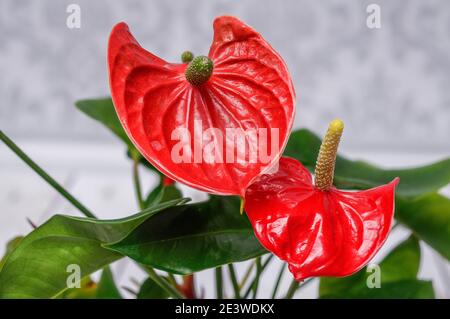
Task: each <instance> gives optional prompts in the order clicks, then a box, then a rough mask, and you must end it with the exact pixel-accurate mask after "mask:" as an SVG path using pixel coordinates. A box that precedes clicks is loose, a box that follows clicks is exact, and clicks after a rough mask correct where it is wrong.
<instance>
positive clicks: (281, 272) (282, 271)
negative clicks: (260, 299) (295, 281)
mask: <svg viewBox="0 0 450 319" xmlns="http://www.w3.org/2000/svg"><path fill="white" fill-rule="evenodd" d="M285 269H286V263H283V264H282V265H281V268H280V271H279V273H278V276H277V281H276V282H275V286H274V287H273V291H272V297H271V298H272V299H275V297H276V296H277V292H278V288H279V287H280V283H281V279H282V278H283V274H284V270H285Z"/></svg>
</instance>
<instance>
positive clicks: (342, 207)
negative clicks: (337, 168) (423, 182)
mask: <svg viewBox="0 0 450 319" xmlns="http://www.w3.org/2000/svg"><path fill="white" fill-rule="evenodd" d="M342 129H343V124H342V122H341V121H339V120H335V121H333V122H332V123H331V125H330V128H329V129H328V132H327V135H326V137H325V139H324V141H323V143H322V147H321V149H320V153H319V158H318V162H317V166H316V178H315V184H314V183H313V179H312V177H311V174H310V173H309V171H308V170H307V169H306V168H305V167H304V166H303V165H302V164H301V163H300V162H298V161H297V160H295V159H292V158H285V157H283V158H281V159H280V165H279V170H278V172H276V173H274V174H273V175H268V174H266V175H262V176H261V177H260V178H259V179H258V180H257V181H256V182H255V183H254V184H252V185H251V186H250V187H249V188H248V190H247V192H246V195H245V211H246V213H247V215H248V217H249V219H250V221H251V223H252V225H253V228H254V231H255V234H256V236H257V237H258V239H259V240H260V242H261V243H262V245H263V246H264V247H266V248H267V249H268V250H269V251H271V252H273V253H274V254H275V255H277V256H278V257H279V258H281V259H282V260H285V261H287V262H288V263H289V269H290V271H291V272H292V273H293V275H294V277H295V279H296V280H303V279H305V278H307V277H312V276H347V275H350V274H352V273H354V272H356V271H358V270H359V269H361V268H362V267H363V266H364V265H366V264H367V263H368V262H369V261H370V259H371V258H372V257H373V256H374V254H375V253H376V252H377V251H378V250H379V248H380V247H381V245H382V244H383V243H384V241H385V240H386V238H387V236H388V233H389V230H390V227H391V223H392V220H393V215H394V191H395V187H396V185H397V184H398V178H396V179H395V180H394V181H392V182H391V183H389V184H387V185H383V186H379V187H376V188H373V189H369V190H365V191H354V192H352V191H341V190H338V189H336V188H335V187H333V186H332V181H333V173H334V162H335V159H336V150H337V145H338V143H339V139H340V136H341V134H342Z"/></svg>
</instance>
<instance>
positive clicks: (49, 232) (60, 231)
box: [0, 200, 183, 298]
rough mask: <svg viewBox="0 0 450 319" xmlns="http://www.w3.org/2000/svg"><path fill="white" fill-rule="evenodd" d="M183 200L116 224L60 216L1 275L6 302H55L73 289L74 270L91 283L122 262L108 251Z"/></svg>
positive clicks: (27, 242)
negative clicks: (72, 267) (70, 279)
mask: <svg viewBox="0 0 450 319" xmlns="http://www.w3.org/2000/svg"><path fill="white" fill-rule="evenodd" d="M182 202H183V200H177V201H172V202H166V203H164V204H161V205H159V206H156V207H152V208H150V209H147V210H144V211H142V212H141V213H139V214H135V215H133V216H129V217H126V218H122V219H116V220H102V221H101V220H96V219H92V218H79V217H71V216H62V215H55V216H53V217H52V218H50V219H49V220H48V221H47V222H46V223H44V224H43V225H41V226H40V227H38V228H36V229H35V230H34V231H32V232H31V233H30V234H29V235H28V236H26V237H25V238H24V239H23V240H22V241H21V242H20V244H19V245H18V246H17V247H16V249H14V250H13V252H12V253H11V254H10V255H9V256H8V258H7V259H6V261H5V264H4V266H3V269H2V270H1V272H0V298H51V297H56V296H57V295H59V294H60V293H62V292H63V291H64V290H66V289H67V284H66V281H67V278H68V276H69V275H71V274H73V273H68V272H67V267H68V266H69V265H72V264H75V265H79V266H80V270H81V274H80V275H81V277H86V276H88V275H89V274H91V273H92V272H94V271H96V270H99V269H101V268H103V267H105V266H106V265H108V264H110V263H111V262H113V261H115V260H117V259H119V258H121V257H122V256H121V255H120V254H119V253H117V252H114V251H111V250H109V249H106V248H104V247H103V246H102V245H103V244H105V243H112V242H116V241H118V240H121V239H122V238H124V237H125V236H126V235H127V234H129V233H130V232H131V231H132V230H133V229H134V228H136V227H137V226H138V225H139V224H141V223H142V222H144V221H145V220H146V219H147V218H149V217H150V216H152V215H153V214H155V213H157V212H159V211H161V210H164V209H167V208H169V207H171V206H174V205H176V204H179V203H182Z"/></svg>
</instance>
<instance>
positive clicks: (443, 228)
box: [396, 194, 450, 260]
mask: <svg viewBox="0 0 450 319" xmlns="http://www.w3.org/2000/svg"><path fill="white" fill-rule="evenodd" d="M396 218H397V219H398V220H399V221H400V222H401V223H403V224H405V225H406V226H408V227H409V228H410V229H411V230H412V231H413V232H414V233H415V234H416V235H417V236H418V237H419V238H420V239H422V240H423V241H425V242H426V243H427V244H429V245H430V246H431V247H433V248H434V249H436V250H437V251H438V252H439V253H440V254H441V255H442V256H444V257H445V258H447V259H448V260H450V199H449V198H447V197H445V196H442V195H439V194H429V195H426V196H422V197H418V198H415V199H408V200H406V199H401V198H397V200H396Z"/></svg>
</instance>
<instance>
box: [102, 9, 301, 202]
mask: <svg viewBox="0 0 450 319" xmlns="http://www.w3.org/2000/svg"><path fill="white" fill-rule="evenodd" d="M208 56H209V58H210V59H211V60H212V62H213V73H212V75H211V77H210V78H209V80H207V82H206V83H203V84H201V85H193V84H191V83H190V82H188V81H187V79H186V76H185V71H186V68H187V64H173V63H168V62H166V61H164V60H162V59H160V58H158V57H156V56H155V55H153V54H151V53H149V52H148V51H146V50H144V49H143V48H142V47H141V46H140V45H139V44H138V42H137V41H136V40H135V39H134V37H133V36H132V35H131V33H130V32H129V29H128V26H127V25H126V24H125V23H119V24H118V25H116V26H115V27H114V29H113V30H112V32H111V36H110V39H109V48H108V63H109V76H110V86H111V92H112V98H113V101H114V105H115V108H116V112H117V114H118V116H119V119H120V121H121V122H122V125H123V126H124V128H125V130H126V132H127V134H128V136H129V137H130V139H131V140H132V141H133V142H134V144H135V145H136V147H137V148H138V149H139V151H140V152H141V153H142V154H143V155H144V157H145V158H146V159H147V160H148V161H149V162H151V163H152V164H153V165H154V166H155V167H156V168H158V169H159V170H160V171H161V172H162V173H164V174H165V175H167V176H168V177H170V178H172V179H174V180H176V181H179V182H182V183H185V184H187V185H190V186H192V187H194V188H197V189H200V190H203V191H207V192H210V193H217V194H237V195H243V194H244V192H245V189H246V187H247V186H248V185H249V184H250V183H251V182H252V181H253V180H254V179H255V178H256V177H257V176H258V175H260V174H261V173H263V172H265V171H266V170H268V169H269V168H270V167H271V166H272V165H273V164H274V163H275V162H276V161H278V159H279V157H280V156H281V152H282V150H283V148H284V145H285V144H286V142H287V139H288V136H289V133H290V130H291V127H292V122H293V118H294V110H295V107H294V99H295V94H294V89H293V86H292V82H291V79H290V76H289V73H288V70H287V67H286V65H285V63H284V61H283V60H282V59H281V57H280V56H279V55H278V54H277V53H276V52H275V51H274V50H273V48H272V47H271V46H270V45H269V44H268V43H267V42H266V41H265V40H264V39H263V38H262V37H261V36H260V35H259V34H258V33H257V32H255V31H254V30H253V29H251V28H250V27H249V26H247V25H245V24H244V23H243V22H241V21H239V20H238V19H236V18H234V17H227V16H225V17H219V18H217V19H216V20H215V21H214V39H213V43H212V46H211V48H210V51H209V55H208ZM194 75H195V74H194ZM197 123H201V125H202V131H203V132H204V131H206V130H207V129H209V128H216V129H218V131H219V132H222V133H223V134H225V132H226V129H242V130H243V131H246V130H248V129H254V130H258V129H266V130H267V131H266V132H267V139H266V142H267V143H266V144H267V145H271V143H272V140H271V139H272V131H271V129H277V130H278V137H277V138H278V141H277V142H278V145H279V147H278V149H277V150H276V151H275V152H273V153H272V154H269V155H270V156H269V160H266V161H261V160H260V158H259V157H258V161H256V162H250V161H245V162H244V163H242V162H238V161H233V162H227V161H225V160H223V162H220V161H216V162H213V163H210V162H207V161H205V160H201V161H200V162H199V161H196V160H195V159H194V155H193V154H194V152H195V149H194V143H196V142H198V141H203V139H204V137H203V136H199V135H198V134H197V133H196V131H195V129H194V127H195V126H196V125H198V124H197ZM178 128H186V129H187V130H188V131H189V133H190V136H189V137H188V141H187V142H188V144H189V147H188V149H187V151H189V152H188V153H189V155H188V158H189V159H190V160H189V161H184V162H181V163H179V162H177V161H174V159H173V156H172V154H171V152H172V150H173V149H174V146H176V145H177V143H178V142H179V140H177V139H173V135H172V134H173V132H174V131H175V130H176V129H178ZM216 132H217V131H216ZM274 138H275V137H274ZM224 140H225V142H224V143H222V144H223V145H221V144H220V143H218V138H217V136H214V134H213V136H212V137H211V140H210V141H212V142H213V143H214V145H216V147H217V148H219V149H220V152H221V154H227V153H228V152H232V153H233V154H234V153H235V152H238V151H241V152H242V151H243V152H244V153H245V154H244V156H245V159H248V158H249V150H251V149H253V150H254V149H258V150H259V149H260V148H258V145H257V144H256V141H255V140H254V139H251V138H248V137H246V139H245V141H244V142H243V143H241V144H239V143H235V144H234V145H231V146H230V144H229V143H226V142H227V141H226V138H225V137H224ZM207 142H208V141H204V143H205V144H206V143H207ZM230 148H231V149H230ZM183 150H185V149H183ZM269 150H270V147H269ZM269 153H270V152H269ZM236 157H237V156H236Z"/></svg>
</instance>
